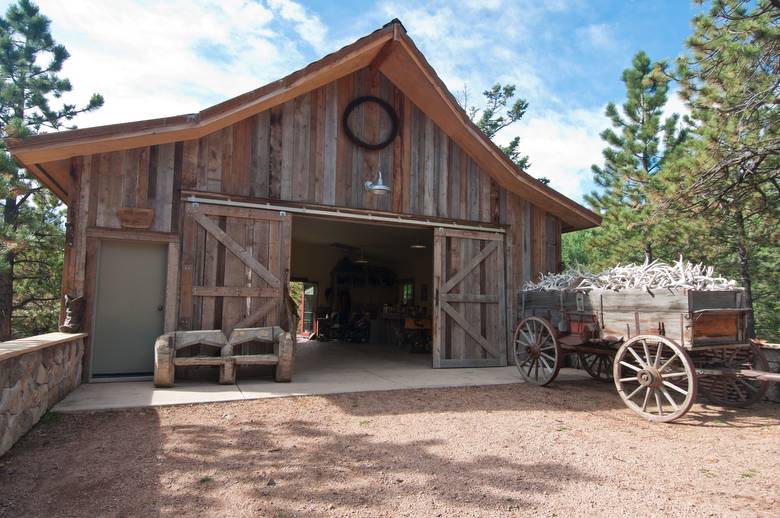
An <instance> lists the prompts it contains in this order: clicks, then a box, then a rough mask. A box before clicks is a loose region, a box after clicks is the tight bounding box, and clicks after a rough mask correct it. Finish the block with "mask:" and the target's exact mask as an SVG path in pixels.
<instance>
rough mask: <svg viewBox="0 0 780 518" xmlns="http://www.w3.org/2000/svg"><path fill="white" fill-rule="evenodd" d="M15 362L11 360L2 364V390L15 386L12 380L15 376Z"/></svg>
mask: <svg viewBox="0 0 780 518" xmlns="http://www.w3.org/2000/svg"><path fill="white" fill-rule="evenodd" d="M14 363H15V362H14V360H13V359H10V360H7V361H4V362H0V389H4V388H7V387H10V386H11V385H13V383H12V382H11V380H12V379H13V378H14V376H13V372H14V371H13V364H14Z"/></svg>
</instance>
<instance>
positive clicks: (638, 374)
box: [613, 335, 697, 423]
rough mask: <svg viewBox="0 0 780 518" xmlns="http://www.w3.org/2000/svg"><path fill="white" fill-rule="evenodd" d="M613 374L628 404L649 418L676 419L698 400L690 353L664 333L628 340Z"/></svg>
mask: <svg viewBox="0 0 780 518" xmlns="http://www.w3.org/2000/svg"><path fill="white" fill-rule="evenodd" d="M613 376H614V377H615V387H616V388H617V391H618V394H620V397H621V398H622V399H623V402H624V403H625V404H626V406H627V407H628V408H630V409H631V410H633V411H634V412H636V413H637V414H639V415H641V416H642V417H644V418H645V419H647V420H649V421H655V422H659V423H668V422H670V421H674V420H675V419H677V418H678V417H680V416H682V415H683V414H685V413H686V412H687V411H688V410H689V409H690V408H691V405H693V402H694V401H695V400H696V386H697V383H696V372H695V370H694V368H693V362H692V361H691V358H690V356H688V353H687V352H686V351H685V349H683V348H682V347H680V346H679V345H677V344H676V343H675V342H673V341H672V340H669V339H668V338H665V337H662V336H652V335H639V336H635V337H634V338H631V339H630V340H628V341H627V342H626V343H624V344H623V345H622V346H621V347H620V349H619V350H618V352H617V355H616V356H615V362H614V367H613Z"/></svg>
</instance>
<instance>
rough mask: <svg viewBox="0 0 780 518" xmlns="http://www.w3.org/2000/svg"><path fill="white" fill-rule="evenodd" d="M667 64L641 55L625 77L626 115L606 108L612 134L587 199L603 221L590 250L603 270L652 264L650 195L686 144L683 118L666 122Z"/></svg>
mask: <svg viewBox="0 0 780 518" xmlns="http://www.w3.org/2000/svg"><path fill="white" fill-rule="evenodd" d="M666 69H667V66H666V64H665V63H663V62H656V63H653V62H651V60H650V58H649V57H648V56H647V54H645V53H644V52H642V51H640V52H639V53H637V54H636V55H635V56H634V58H633V60H632V66H631V68H628V69H626V70H625V71H624V72H623V78H622V79H623V83H625V85H626V94H627V99H626V102H625V103H624V104H623V105H622V110H618V108H617V107H616V106H615V104H613V103H609V104H608V105H607V108H606V116H607V117H608V118H609V119H610V121H611V122H612V128H608V129H606V130H604V131H603V132H602V133H601V138H602V139H603V140H604V141H605V142H606V143H607V145H608V146H607V147H606V148H605V149H604V152H603V154H604V165H603V166H597V165H594V166H592V171H593V175H594V179H595V182H596V184H597V185H598V186H599V187H601V191H600V192H592V193H591V194H589V195H587V196H586V197H585V199H586V200H587V202H588V203H589V204H590V205H591V206H592V207H593V209H594V210H596V211H597V212H599V213H600V214H601V215H602V217H603V222H602V226H601V228H600V229H598V230H597V231H596V232H595V233H594V237H593V239H592V240H591V241H590V244H589V248H590V249H591V250H598V251H599V257H600V259H601V264H598V265H596V266H605V265H607V264H615V263H618V262H623V263H625V262H630V261H641V260H642V259H643V258H645V259H649V260H652V258H653V248H654V245H656V244H658V243H657V237H656V236H657V234H658V231H659V228H658V226H657V225H654V223H657V222H655V221H654V213H655V208H654V206H653V204H652V203H651V202H650V195H651V192H652V191H653V190H654V189H658V188H660V186H659V178H658V175H659V172H660V171H661V170H662V168H663V166H664V163H665V162H666V161H667V159H668V158H669V157H671V156H673V155H674V153H675V152H676V151H677V150H678V148H679V146H680V143H681V142H683V141H684V140H685V137H686V132H685V130H680V129H678V123H679V116H678V115H677V114H673V115H672V116H670V117H668V118H666V120H663V121H662V111H663V108H664V106H665V104H666V101H667V95H668V91H669V77H668V75H667V74H666Z"/></svg>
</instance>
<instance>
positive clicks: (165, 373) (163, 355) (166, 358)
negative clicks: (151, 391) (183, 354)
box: [154, 335, 176, 387]
mask: <svg viewBox="0 0 780 518" xmlns="http://www.w3.org/2000/svg"><path fill="white" fill-rule="evenodd" d="M175 355H176V351H175V350H174V348H173V347H171V337H170V336H169V335H163V336H161V337H159V338H158V339H157V341H156V342H155V343H154V386H155V387H172V386H173V378H174V375H175V372H176V369H175V367H174V365H173V357H174V356H175Z"/></svg>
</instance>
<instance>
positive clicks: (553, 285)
mask: <svg viewBox="0 0 780 518" xmlns="http://www.w3.org/2000/svg"><path fill="white" fill-rule="evenodd" d="M714 271H715V269H714V268H713V267H712V266H704V265H703V264H702V263H699V264H693V263H691V262H688V261H683V258H682V257H680V260H679V261H677V262H676V263H675V264H673V265H670V264H667V263H664V262H661V261H653V262H652V263H648V262H645V263H644V264H633V263H632V264H627V265H620V264H618V265H617V266H615V267H613V268H608V269H606V270H604V271H603V272H601V273H592V272H588V271H585V270H583V269H581V268H579V267H578V268H573V269H570V270H567V271H565V272H563V273H549V274H547V275H542V277H541V279H539V282H526V283H525V286H524V287H523V289H524V290H525V291H552V290H571V289H579V290H591V289H602V290H614V291H620V290H626V289H646V290H650V289H659V288H669V289H689V290H699V291H716V290H734V289H739V287H738V285H737V282H736V281H734V280H730V279H726V278H724V277H716V276H714Z"/></svg>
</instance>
